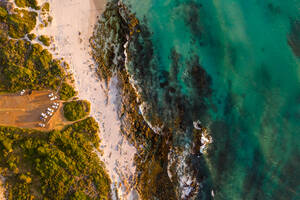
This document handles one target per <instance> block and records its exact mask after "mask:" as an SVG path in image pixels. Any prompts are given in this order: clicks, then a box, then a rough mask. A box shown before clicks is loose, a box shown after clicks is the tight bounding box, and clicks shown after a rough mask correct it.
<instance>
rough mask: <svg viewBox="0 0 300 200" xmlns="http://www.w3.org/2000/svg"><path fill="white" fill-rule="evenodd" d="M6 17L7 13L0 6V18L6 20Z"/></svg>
mask: <svg viewBox="0 0 300 200" xmlns="http://www.w3.org/2000/svg"><path fill="white" fill-rule="evenodd" d="M7 15H8V13H7V11H6V9H5V8H3V7H1V6H0V18H6V17H7Z"/></svg>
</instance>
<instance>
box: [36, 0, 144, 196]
mask: <svg viewBox="0 0 300 200" xmlns="http://www.w3.org/2000/svg"><path fill="white" fill-rule="evenodd" d="M39 2H40V4H42V3H43V2H49V3H50V9H51V11H50V14H51V16H52V17H53V22H52V24H51V25H50V26H49V27H47V28H44V29H39V28H37V29H36V30H35V31H34V33H36V34H37V35H41V34H45V35H48V36H53V38H54V40H55V42H54V45H55V51H52V52H53V54H54V55H55V57H57V58H61V57H63V58H64V60H66V61H67V62H68V63H69V64H70V67H71V71H72V73H73V74H74V78H75V85H76V88H77V90H78V91H79V98H80V99H86V100H89V101H90V102H91V116H93V117H94V118H95V119H96V120H97V121H98V123H99V125H100V129H101V132H100V138H101V141H102V142H101V150H103V152H104V154H103V156H100V158H101V160H103V161H104V163H105V165H106V168H107V170H108V173H109V175H110V177H111V179H112V181H113V184H112V188H117V190H118V196H119V199H138V197H137V194H136V192H135V191H134V190H132V185H133V183H131V182H132V181H133V180H132V179H133V174H134V172H135V167H134V165H133V157H134V154H135V152H136V150H135V148H134V147H133V146H131V145H130V144H129V143H128V142H127V141H126V139H125V138H124V137H123V136H122V135H121V133H120V122H119V120H118V117H117V112H116V109H117V100H118V99H119V98H118V97H117V93H116V87H115V86H116V83H117V80H116V79H115V78H113V79H112V82H111V87H110V92H109V94H108V96H109V98H108V99H107V98H106V95H105V92H104V90H103V84H102V83H101V82H100V81H99V80H98V79H97V77H96V75H95V73H94V72H93V71H92V70H91V69H90V66H94V62H93V60H92V57H91V55H90V54H89V52H90V50H91V49H90V47H89V38H90V36H91V35H92V32H93V27H94V24H95V23H96V20H97V18H96V17H97V15H100V14H101V12H103V10H104V7H105V3H106V2H105V0H40V1H39ZM52 47H53V46H51V47H50V49H51V48H52ZM130 180H131V182H130ZM114 199H116V198H115V197H114Z"/></svg>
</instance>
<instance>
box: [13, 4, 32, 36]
mask: <svg viewBox="0 0 300 200" xmlns="http://www.w3.org/2000/svg"><path fill="white" fill-rule="evenodd" d="M14 11H15V13H14V14H11V15H8V16H7V24H8V27H9V28H8V30H9V31H8V34H9V36H10V37H12V38H22V37H24V36H25V35H26V34H27V33H30V32H31V31H32V30H33V29H34V28H35V26H36V17H37V13H36V12H31V11H27V10H20V9H15V10H14Z"/></svg>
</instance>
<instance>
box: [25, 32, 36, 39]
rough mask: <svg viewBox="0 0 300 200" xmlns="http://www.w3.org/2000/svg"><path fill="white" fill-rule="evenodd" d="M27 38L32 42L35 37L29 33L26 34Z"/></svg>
mask: <svg viewBox="0 0 300 200" xmlns="http://www.w3.org/2000/svg"><path fill="white" fill-rule="evenodd" d="M27 37H28V39H29V40H31V41H32V40H34V39H35V38H36V35H35V34H34V33H29V34H27Z"/></svg>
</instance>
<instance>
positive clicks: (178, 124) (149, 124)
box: [91, 1, 210, 200]
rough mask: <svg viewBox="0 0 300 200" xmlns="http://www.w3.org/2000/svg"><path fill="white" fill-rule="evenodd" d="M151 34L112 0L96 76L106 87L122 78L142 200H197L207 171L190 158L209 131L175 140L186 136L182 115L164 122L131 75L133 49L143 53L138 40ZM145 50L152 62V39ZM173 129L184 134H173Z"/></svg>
mask: <svg viewBox="0 0 300 200" xmlns="http://www.w3.org/2000/svg"><path fill="white" fill-rule="evenodd" d="M149 34H150V33H149V31H147V27H145V26H144V25H142V24H140V23H139V20H138V19H137V18H136V17H135V16H134V15H133V14H132V13H130V11H129V10H128V8H127V7H126V6H125V5H124V4H122V3H121V2H118V1H112V2H109V3H108V4H107V7H106V10H105V11H104V13H103V15H102V19H100V21H99V24H98V27H96V29H95V32H94V36H93V37H92V38H91V46H92V48H93V58H94V60H95V61H96V62H97V64H98V68H97V69H98V70H97V74H98V75H99V77H100V78H101V79H102V80H104V81H105V82H106V83H107V84H108V87H109V80H110V79H111V78H112V77H117V79H118V91H119V93H120V98H121V105H120V109H119V112H118V115H119V118H120V120H121V130H122V133H123V135H124V136H126V138H127V139H128V140H129V141H130V143H131V144H132V145H134V146H135V148H136V149H137V153H136V156H135V165H136V173H135V178H134V179H135V181H133V183H135V184H134V185H131V187H134V188H136V189H137V191H138V193H139V195H140V198H141V199H168V200H169V199H196V198H197V197H199V196H201V194H200V193H201V192H200V190H201V188H202V187H203V185H201V184H200V181H199V177H201V176H203V175H202V173H203V172H197V169H195V168H193V167H192V166H193V164H192V163H191V162H193V161H192V160H193V159H192V157H193V155H194V157H200V156H201V153H200V147H201V145H203V141H204V140H203V139H202V141H201V138H203V137H202V136H203V133H204V132H206V133H207V131H206V129H205V128H203V129H200V130H199V129H198V130H197V129H196V128H193V130H192V132H193V134H194V136H193V137H192V139H191V142H190V143H189V145H188V146H184V147H182V146H181V145H179V144H176V143H178V141H176V140H178V138H176V135H184V134H185V133H184V128H182V126H183V124H182V123H185V122H184V121H183V118H182V117H183V116H180V115H179V116H178V117H177V119H176V120H175V123H174V124H175V126H169V125H168V124H167V125H166V124H164V123H165V121H164V120H163V119H162V118H161V116H155V113H153V111H149V110H150V109H153V106H152V105H148V104H147V103H146V102H148V101H149V100H148V101H147V99H144V98H145V95H144V91H143V89H142V88H140V87H139V84H141V83H138V82H137V81H136V80H135V79H134V77H133V76H132V74H131V73H129V71H130V69H129V68H128V65H132V60H134V56H135V55H134V54H135V53H133V52H132V49H130V48H132V46H135V49H136V51H143V50H142V49H140V50H139V48H142V46H140V47H139V44H138V38H139V37H146V38H147V37H149ZM144 41H145V40H144ZM146 46H147V44H146ZM147 51H150V55H149V53H147V54H145V56H146V57H144V62H147V60H151V58H150V57H148V58H147V55H149V56H151V42H150V40H148V48H147ZM142 53H143V52H142ZM174 56H176V55H174ZM139 64H140V65H142V64H143V63H139ZM145 70H147V69H145ZM145 75H146V74H145ZM182 112H184V111H182ZM149 114H150V117H149ZM168 123H169V122H168ZM174 131H175V132H181V133H177V134H174ZM174 135H175V137H174ZM182 161H184V162H182ZM201 180H202V181H203V179H201ZM209 192H210V191H209ZM209 192H208V191H207V192H206V193H209Z"/></svg>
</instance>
